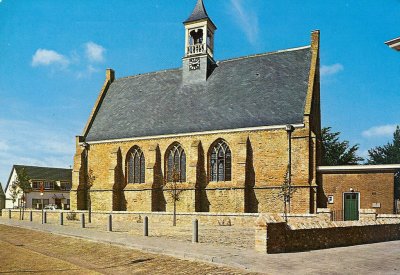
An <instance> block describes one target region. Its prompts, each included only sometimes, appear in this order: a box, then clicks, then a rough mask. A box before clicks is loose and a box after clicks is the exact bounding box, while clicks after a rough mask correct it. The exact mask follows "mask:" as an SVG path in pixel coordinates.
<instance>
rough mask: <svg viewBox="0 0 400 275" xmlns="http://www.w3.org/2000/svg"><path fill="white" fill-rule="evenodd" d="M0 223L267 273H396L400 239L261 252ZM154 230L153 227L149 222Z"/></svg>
mask: <svg viewBox="0 0 400 275" xmlns="http://www.w3.org/2000/svg"><path fill="white" fill-rule="evenodd" d="M0 224H4V225H9V226H17V227H22V228H26V229H32V230H39V231H44V232H49V233H52V234H59V235H63V236H71V237H77V238H83V239H87V240H91V241H95V242H101V243H107V244H112V245H120V246H124V247H128V248H132V249H138V250H142V251H145V252H151V253H160V254H165V255H169V256H173V257H177V258H181V259H189V260H195V261H204V262H209V263H210V262H211V263H216V264H221V265H226V266H230V267H235V268H240V269H243V270H245V271H249V272H259V273H268V274H293V273H297V274H335V273H336V274H354V273H364V274H376V273H385V274H398V272H399V271H398V270H397V269H398V261H399V257H398V256H397V255H399V254H400V241H395V242H387V243H377V244H368V245H361V246H353V247H343V248H333V249H325V250H318V251H310V252H301V253H285V254H273V255H271V254H270V255H268V254H262V253H258V252H256V251H253V250H249V249H235V248H232V247H225V246H221V245H211V244H204V243H197V244H193V243H190V242H184V241H178V240H171V239H166V238H161V237H139V236H132V235H129V234H128V233H119V232H106V231H100V230H97V229H93V228H77V227H72V226H68V225H67V226H60V225H55V224H44V225H42V224H38V223H35V222H33V223H32V222H29V221H19V220H15V219H11V220H10V219H8V218H6V217H0ZM149 233H150V235H151V228H149Z"/></svg>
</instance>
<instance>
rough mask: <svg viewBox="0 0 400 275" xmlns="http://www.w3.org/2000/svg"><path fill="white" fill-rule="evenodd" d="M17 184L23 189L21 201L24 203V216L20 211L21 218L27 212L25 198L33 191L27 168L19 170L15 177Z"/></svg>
mask: <svg viewBox="0 0 400 275" xmlns="http://www.w3.org/2000/svg"><path fill="white" fill-rule="evenodd" d="M15 185H16V186H17V187H18V188H19V189H20V190H21V191H22V200H21V203H22V204H23V205H22V216H21V212H20V219H22V220H23V219H24V213H25V203H24V202H25V200H26V195H27V194H28V193H30V192H31V191H32V186H31V179H30V178H29V176H28V174H27V173H26V171H25V169H24V168H22V169H21V170H19V171H18V172H17V178H16V179H15Z"/></svg>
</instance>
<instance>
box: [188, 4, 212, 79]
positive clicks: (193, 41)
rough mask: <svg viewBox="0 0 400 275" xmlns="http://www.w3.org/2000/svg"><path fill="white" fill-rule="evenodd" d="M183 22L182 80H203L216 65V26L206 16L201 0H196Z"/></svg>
mask: <svg viewBox="0 0 400 275" xmlns="http://www.w3.org/2000/svg"><path fill="white" fill-rule="evenodd" d="M183 24H184V25H185V56H184V57H183V68H182V72H183V82H184V83H195V82H205V81H207V78H208V76H209V75H210V74H211V73H212V71H213V69H214V68H215V66H216V64H215V61H214V33H215V31H216V29H217V27H216V26H215V25H214V23H213V22H212V21H211V19H210V18H209V17H208V14H207V11H206V9H205V7H204V3H203V0H198V1H197V4H196V6H195V8H194V10H193V12H192V14H191V15H190V16H189V18H188V19H187V20H186V21H185V22H183Z"/></svg>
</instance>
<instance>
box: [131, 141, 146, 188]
mask: <svg viewBox="0 0 400 275" xmlns="http://www.w3.org/2000/svg"><path fill="white" fill-rule="evenodd" d="M126 168H127V171H126V174H127V178H128V183H144V180H145V177H144V175H145V159H144V154H143V152H142V150H140V148H139V147H137V146H134V147H133V148H132V149H131V150H129V152H128V156H127V160H126Z"/></svg>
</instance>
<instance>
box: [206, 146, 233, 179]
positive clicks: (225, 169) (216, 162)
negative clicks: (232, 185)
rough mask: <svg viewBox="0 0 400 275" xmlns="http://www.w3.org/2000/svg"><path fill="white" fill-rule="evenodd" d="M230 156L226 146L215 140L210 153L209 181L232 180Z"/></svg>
mask: <svg viewBox="0 0 400 275" xmlns="http://www.w3.org/2000/svg"><path fill="white" fill-rule="evenodd" d="M231 170H232V154H231V150H230V149H229V146H228V144H226V142H225V141H224V140H222V139H220V140H217V141H216V142H215V143H214V144H213V145H212V147H211V151H210V181H230V180H232V176H231V175H232V171H231Z"/></svg>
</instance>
